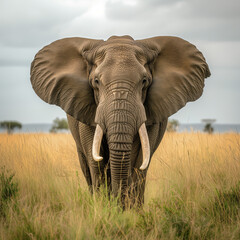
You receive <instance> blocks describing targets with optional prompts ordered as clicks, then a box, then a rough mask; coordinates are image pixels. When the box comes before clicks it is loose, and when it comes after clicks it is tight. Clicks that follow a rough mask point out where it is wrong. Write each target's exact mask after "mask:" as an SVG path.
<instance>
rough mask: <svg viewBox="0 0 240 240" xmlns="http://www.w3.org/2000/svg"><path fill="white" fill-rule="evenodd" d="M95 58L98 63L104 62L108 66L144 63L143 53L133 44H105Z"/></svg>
mask: <svg viewBox="0 0 240 240" xmlns="http://www.w3.org/2000/svg"><path fill="white" fill-rule="evenodd" d="M95 56H96V60H98V61H99V62H103V61H105V62H107V63H108V64H110V63H112V64H114V63H121V64H124V65H129V64H130V65H133V64H136V62H140V63H141V64H145V63H146V57H145V55H144V51H143V50H142V48H140V47H138V46H136V45H134V44H113V43H112V44H107V45H104V46H102V47H100V48H99V49H98V51H97V52H96V55H95Z"/></svg>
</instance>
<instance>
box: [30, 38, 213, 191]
mask: <svg viewBox="0 0 240 240" xmlns="http://www.w3.org/2000/svg"><path fill="white" fill-rule="evenodd" d="M208 76H210V71H209V69H208V65H207V63H206V62H205V59H204V57H203V55H202V54H201V52H199V51H198V50H197V49H196V47H195V46H194V45H192V44H190V43H189V42H187V41H185V40H183V39H180V38H177V37H154V38H149V39H144V40H136V41H135V40H133V39H132V38H131V37H129V36H123V37H115V36H114V37H111V38H109V39H108V40H107V41H103V40H92V39H84V38H66V39H62V40H58V41H55V42H53V43H51V44H50V45H48V46H46V47H44V48H43V49H42V50H40V51H39V52H38V53H37V54H36V56H35V59H34V61H33V62H32V65H31V82H32V86H33V89H34V90H35V92H36V93H37V95H38V96H39V97H40V98H41V99H43V100H44V101H45V102H47V103H50V104H56V105H58V106H60V107H61V108H62V109H63V110H64V111H65V112H66V113H67V114H69V115H71V116H72V117H74V118H75V119H77V120H78V121H80V122H82V123H85V124H87V125H92V126H96V131H95V136H94V140H93V146H92V155H93V158H94V159H95V160H96V161H100V160H102V157H101V156H100V154H99V152H100V146H101V141H102V137H103V134H105V135H106V138H107V141H108V147H109V162H110V169H111V178H112V189H113V192H114V193H117V192H118V191H119V189H120V188H121V186H122V188H123V189H124V188H126V186H127V185H128V184H129V176H130V172H131V162H130V156H131V149H132V143H133V140H134V137H135V136H136V135H137V134H139V136H140V140H141V144H142V150H143V151H142V152H143V163H142V165H141V167H140V169H141V170H144V169H146V168H147V166H148V163H149V158H150V145H149V140H148V134H147V131H146V125H151V124H155V123H160V122H162V121H164V120H166V119H167V118H168V117H169V116H170V115H172V114H174V113H175V112H177V111H178V110H179V109H180V108H182V107H183V106H185V104H186V103H187V102H188V101H195V100H196V99H198V98H199V97H200V96H201V94H202V91H203V87H204V78H206V77H208ZM122 188H121V189H122Z"/></svg>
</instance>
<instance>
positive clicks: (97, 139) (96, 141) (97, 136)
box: [92, 124, 103, 162]
mask: <svg viewBox="0 0 240 240" xmlns="http://www.w3.org/2000/svg"><path fill="white" fill-rule="evenodd" d="M102 137H103V130H102V128H101V127H100V126H99V125H98V124H97V127H96V130H95V133H94V138H93V145H92V156H93V159H94V160H95V161H97V162H99V161H101V160H103V158H102V157H101V156H99V154H100V147H101V142H102Z"/></svg>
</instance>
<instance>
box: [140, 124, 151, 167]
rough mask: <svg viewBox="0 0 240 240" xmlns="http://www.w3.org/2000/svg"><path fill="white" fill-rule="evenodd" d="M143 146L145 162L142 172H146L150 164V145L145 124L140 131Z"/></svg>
mask: <svg viewBox="0 0 240 240" xmlns="http://www.w3.org/2000/svg"><path fill="white" fill-rule="evenodd" d="M138 132H139V136H140V140H141V145H142V154H143V162H142V165H141V167H140V169H141V170H145V169H146V168H147V166H148V164H149V160H150V145H149V139H148V134H147V129H146V125H145V123H143V124H142V126H141V127H140V128H139V130H138Z"/></svg>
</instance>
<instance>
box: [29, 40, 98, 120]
mask: <svg viewBox="0 0 240 240" xmlns="http://www.w3.org/2000/svg"><path fill="white" fill-rule="evenodd" d="M100 42H102V41H101V40H91V39H84V38H66V39H61V40H58V41H55V42H53V43H51V44H50V45H48V46H45V47H44V48H43V49H41V50H40V51H39V52H38V53H37V54H36V56H35V58H34V60H33V62H32V65H31V83H32V87H33V89H34V91H35V92H36V94H37V95H38V96H39V97H40V98H41V99H42V100H44V101H45V102H47V103H50V104H55V105H57V106H59V107H61V108H62V109H63V110H64V111H65V112H66V113H67V114H69V115H70V116H72V117H74V118H75V119H77V120H79V121H81V122H83V123H86V124H88V125H94V117H95V112H96V103H95V100H94V95H93V90H92V88H91V87H90V85H89V81H88V67H89V66H88V65H89V63H88V62H87V61H86V60H85V58H84V56H83V55H84V53H85V52H87V51H88V52H89V51H92V50H93V49H94V48H95V47H96V46H98V45H99V43H100Z"/></svg>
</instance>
